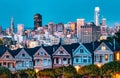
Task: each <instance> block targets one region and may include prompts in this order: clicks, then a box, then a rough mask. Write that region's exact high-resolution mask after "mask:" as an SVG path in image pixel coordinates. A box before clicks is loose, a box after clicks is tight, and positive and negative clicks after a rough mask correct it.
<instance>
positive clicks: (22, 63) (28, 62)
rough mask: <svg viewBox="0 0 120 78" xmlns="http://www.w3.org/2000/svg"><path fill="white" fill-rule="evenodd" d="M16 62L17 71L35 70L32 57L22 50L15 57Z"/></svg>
mask: <svg viewBox="0 0 120 78" xmlns="http://www.w3.org/2000/svg"><path fill="white" fill-rule="evenodd" d="M15 60H16V70H23V69H28V68H33V61H32V57H31V56H30V55H29V54H28V53H27V51H26V50H25V49H24V48H22V49H21V50H20V51H19V53H18V54H17V55H16V56H15Z"/></svg>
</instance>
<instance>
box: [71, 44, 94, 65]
mask: <svg viewBox="0 0 120 78" xmlns="http://www.w3.org/2000/svg"><path fill="white" fill-rule="evenodd" d="M85 45H87V46H89V47H90V46H91V45H90V44H84V45H83V44H82V43H80V45H79V46H78V48H76V49H75V50H74V52H73V66H84V65H89V64H92V53H91V52H90V51H91V50H90V51H89V49H92V48H88V47H85Z"/></svg>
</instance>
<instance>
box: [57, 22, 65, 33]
mask: <svg viewBox="0 0 120 78" xmlns="http://www.w3.org/2000/svg"><path fill="white" fill-rule="evenodd" d="M63 30H64V24H63V23H58V24H57V31H58V32H63Z"/></svg>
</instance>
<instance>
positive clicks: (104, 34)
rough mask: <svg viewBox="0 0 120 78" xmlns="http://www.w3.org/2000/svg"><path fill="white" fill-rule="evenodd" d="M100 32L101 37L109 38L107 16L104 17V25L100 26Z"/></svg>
mask: <svg viewBox="0 0 120 78" xmlns="http://www.w3.org/2000/svg"><path fill="white" fill-rule="evenodd" d="M100 33H101V37H100V39H101V40H103V39H107V36H108V33H107V25H106V18H103V19H102V25H101V26H100Z"/></svg>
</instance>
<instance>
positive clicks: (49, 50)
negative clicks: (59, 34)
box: [42, 46, 53, 56]
mask: <svg viewBox="0 0 120 78" xmlns="http://www.w3.org/2000/svg"><path fill="white" fill-rule="evenodd" d="M42 47H43V49H44V50H45V51H46V52H47V53H48V54H49V55H50V56H51V55H52V54H53V47H52V46H42Z"/></svg>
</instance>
